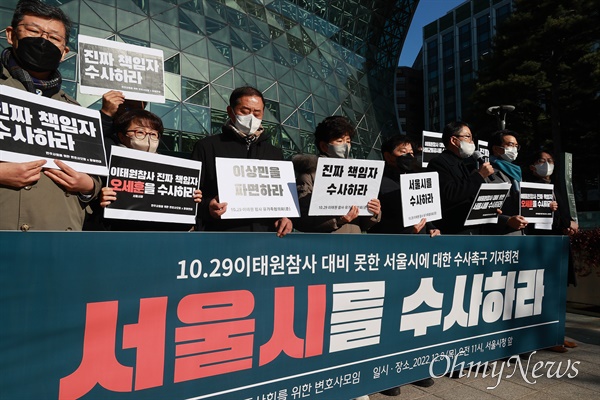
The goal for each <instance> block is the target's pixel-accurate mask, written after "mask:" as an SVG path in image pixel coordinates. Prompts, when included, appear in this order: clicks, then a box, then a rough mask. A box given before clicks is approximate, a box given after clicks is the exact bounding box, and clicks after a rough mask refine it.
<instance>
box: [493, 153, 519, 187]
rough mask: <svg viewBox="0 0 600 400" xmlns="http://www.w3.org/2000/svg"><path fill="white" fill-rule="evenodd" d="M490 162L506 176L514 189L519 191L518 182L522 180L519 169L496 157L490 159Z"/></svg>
mask: <svg viewBox="0 0 600 400" xmlns="http://www.w3.org/2000/svg"><path fill="white" fill-rule="evenodd" d="M490 162H491V163H492V165H493V166H494V168H497V169H499V170H500V171H502V172H504V173H505V174H506V175H508V176H509V177H510V179H511V180H512V181H513V185H514V186H515V188H516V189H517V190H519V182H521V181H522V180H523V176H522V175H521V167H519V166H518V165H515V164H513V163H511V162H508V161H506V160H502V159H500V158H496V157H491V158H490Z"/></svg>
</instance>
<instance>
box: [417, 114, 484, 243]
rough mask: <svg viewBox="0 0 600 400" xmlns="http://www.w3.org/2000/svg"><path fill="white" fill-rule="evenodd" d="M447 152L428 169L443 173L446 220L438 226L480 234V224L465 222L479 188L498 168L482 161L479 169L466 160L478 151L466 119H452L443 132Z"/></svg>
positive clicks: (447, 230) (449, 231) (451, 231)
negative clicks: (467, 224) (467, 223)
mask: <svg viewBox="0 0 600 400" xmlns="http://www.w3.org/2000/svg"><path fill="white" fill-rule="evenodd" d="M442 142H443V143H444V147H445V149H444V151H443V152H442V153H440V155H439V156H437V157H435V158H433V159H432V160H431V161H429V164H428V165H427V170H428V171H435V172H437V173H438V175H439V181H440V197H441V201H442V219H441V220H440V221H436V227H437V228H439V229H440V230H441V231H442V232H444V234H450V235H477V234H480V233H481V231H480V227H479V226H469V227H466V226H465V225H464V223H465V219H466V218H467V215H468V213H469V210H470V209H471V205H472V204H473V200H474V199H475V196H476V195H477V192H478V191H479V187H480V186H481V184H482V183H484V182H485V179H486V178H487V177H488V176H490V175H491V174H492V173H493V172H494V169H493V168H492V165H491V164H490V163H489V162H485V163H482V165H481V166H480V167H479V169H473V167H472V166H471V164H470V165H467V164H466V163H465V162H464V161H465V159H467V158H469V157H471V156H472V155H473V153H474V151H475V143H474V142H473V134H472V133H471V129H470V128H469V125H467V124H466V123H465V122H460V121H456V122H451V123H449V124H448V125H446V126H445V127H444V131H443V133H442Z"/></svg>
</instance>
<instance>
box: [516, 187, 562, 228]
mask: <svg viewBox="0 0 600 400" xmlns="http://www.w3.org/2000/svg"><path fill="white" fill-rule="evenodd" d="M519 187H520V191H519V194H520V196H519V206H520V210H519V215H522V216H523V217H525V219H526V220H527V222H530V223H535V224H536V228H538V229H547V228H544V225H548V224H550V225H552V220H553V213H552V210H551V209H550V203H551V202H553V201H554V185H552V184H550V183H532V182H521V183H520V184H519ZM538 224H539V225H540V227H538Z"/></svg>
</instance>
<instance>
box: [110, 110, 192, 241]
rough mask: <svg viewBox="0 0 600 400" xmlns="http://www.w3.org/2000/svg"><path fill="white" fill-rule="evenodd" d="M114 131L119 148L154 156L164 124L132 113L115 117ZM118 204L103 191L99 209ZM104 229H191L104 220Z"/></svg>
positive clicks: (141, 112)
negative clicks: (113, 203) (144, 152)
mask: <svg viewBox="0 0 600 400" xmlns="http://www.w3.org/2000/svg"><path fill="white" fill-rule="evenodd" d="M113 128H114V130H115V132H116V134H117V137H118V139H119V146H121V147H128V148H130V149H135V150H140V151H146V152H149V153H156V150H157V149H158V144H159V143H160V137H161V135H162V133H163V123H162V121H161V120H160V118H159V117H158V116H157V115H156V114H153V113H151V112H150V111H146V110H143V109H139V108H138V109H133V110H130V111H126V112H124V113H122V114H119V115H117V117H116V118H115V120H114V122H113ZM193 198H194V202H196V203H200V201H201V200H202V191H200V190H195V191H194V196H193ZM115 200H117V192H115V191H114V190H113V189H112V188H110V187H103V188H102V192H101V193H100V207H106V206H108V205H109V204H110V203H112V202H113V201H115ZM102 224H103V225H104V226H103V228H104V229H106V230H111V231H181V230H186V231H187V230H189V229H190V227H188V226H185V225H182V224H175V223H165V222H151V221H128V220H118V219H115V220H107V219H103V221H102Z"/></svg>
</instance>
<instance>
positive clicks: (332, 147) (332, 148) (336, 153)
mask: <svg viewBox="0 0 600 400" xmlns="http://www.w3.org/2000/svg"><path fill="white" fill-rule="evenodd" d="M327 155H328V156H329V157H331V158H348V157H349V156H350V144H349V143H342V144H331V143H329V144H327Z"/></svg>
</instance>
